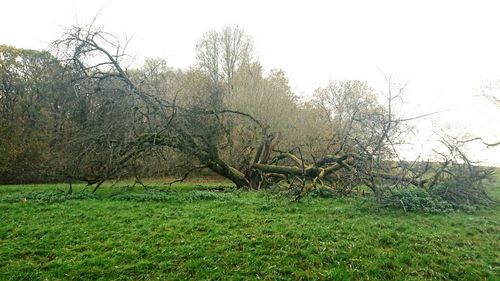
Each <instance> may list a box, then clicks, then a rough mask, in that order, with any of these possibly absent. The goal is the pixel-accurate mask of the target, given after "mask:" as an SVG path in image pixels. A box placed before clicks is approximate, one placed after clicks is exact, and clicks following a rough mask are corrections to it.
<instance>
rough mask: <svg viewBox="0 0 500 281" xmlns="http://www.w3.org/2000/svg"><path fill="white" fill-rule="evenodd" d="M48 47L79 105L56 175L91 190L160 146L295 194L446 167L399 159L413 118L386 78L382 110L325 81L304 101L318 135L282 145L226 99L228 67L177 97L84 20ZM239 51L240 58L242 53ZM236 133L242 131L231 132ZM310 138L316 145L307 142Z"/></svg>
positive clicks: (437, 173) (415, 176)
mask: <svg viewBox="0 0 500 281" xmlns="http://www.w3.org/2000/svg"><path fill="white" fill-rule="evenodd" d="M232 39H235V38H232V37H230V38H226V40H232ZM236 39H238V38H236ZM226 43H227V42H226ZM244 47H245V48H248V45H244ZM54 48H55V50H57V51H58V57H59V58H60V59H61V61H62V62H63V63H64V64H65V65H66V68H67V71H70V72H72V73H73V74H74V75H73V76H75V77H77V78H76V79H74V81H73V84H74V90H75V92H76V94H77V95H79V96H81V97H83V98H82V99H83V100H85V101H86V104H87V109H86V110H87V111H86V112H85V114H87V117H86V119H85V120H86V121H85V124H84V125H82V126H81V127H80V129H79V130H78V131H76V132H75V133H74V136H73V139H72V143H71V145H69V146H67V147H66V148H65V149H67V155H71V157H70V158H71V159H73V161H69V162H68V163H65V166H64V167H61V169H60V170H61V172H60V174H61V175H63V176H64V177H65V178H67V179H70V180H84V181H86V182H87V183H88V184H89V185H95V188H94V191H95V190H97V188H98V187H99V186H100V185H101V184H102V183H103V182H104V181H106V180H108V179H111V178H115V177H117V176H119V175H120V173H121V172H122V171H123V170H124V169H127V168H128V167H130V166H132V165H133V162H134V161H135V160H136V159H138V158H140V157H142V156H144V155H155V154H157V155H158V157H159V158H160V159H168V158H169V157H170V155H169V154H168V153H167V154H166V153H165V150H163V149H162V148H168V149H169V151H175V152H176V153H180V154H181V155H184V156H185V157H187V158H189V159H193V164H192V166H191V167H190V168H189V169H188V173H189V172H192V171H194V170H196V169H199V168H209V169H210V170H212V171H213V172H215V173H216V174H218V175H220V176H222V177H224V178H227V179H229V180H231V181H232V182H233V183H234V184H235V185H236V187H238V188H243V187H248V188H252V189H260V188H267V187H270V186H273V185H276V184H278V183H280V182H286V183H287V184H288V185H289V186H290V187H297V186H298V188H297V192H296V193H295V194H294V196H295V200H300V199H301V198H302V197H303V196H304V195H306V194H307V193H308V192H309V191H310V190H312V189H314V188H316V187H317V186H318V185H321V186H327V187H331V188H334V186H335V185H336V184H338V183H342V184H343V185H349V186H357V185H365V186H368V187H369V188H370V189H371V190H372V192H373V193H374V194H375V195H377V196H380V195H382V194H384V193H385V192H386V191H387V190H390V189H392V188H396V187H401V186H408V185H413V186H417V187H422V188H430V187H432V186H434V185H436V184H437V183H438V182H440V181H442V179H443V174H444V173H446V172H447V170H446V168H447V167H448V165H449V164H450V163H451V161H448V160H447V161H444V162H442V164H440V165H439V167H435V165H434V166H433V165H429V163H427V164H426V165H422V163H420V162H418V161H415V162H412V163H409V162H407V161H403V160H402V159H400V158H399V155H398V151H397V146H398V145H400V144H401V143H403V142H404V138H405V137H407V135H408V131H409V130H411V129H410V128H408V127H407V126H406V125H405V124H406V122H408V121H409V120H413V119H415V118H418V117H414V118H402V117H396V114H395V112H394V108H393V107H394V104H395V101H397V100H399V99H401V96H402V94H403V91H404V85H403V86H401V87H394V85H393V84H392V82H391V80H390V78H389V77H388V79H387V82H388V84H389V91H388V93H386V95H385V102H386V104H385V106H384V105H382V104H381V103H379V102H378V101H377V98H376V96H375V95H374V94H373V91H372V90H371V89H370V88H369V87H368V86H367V84H366V83H364V82H359V81H346V82H332V83H331V84H330V85H329V86H328V87H327V88H325V89H320V90H318V92H317V93H316V100H315V103H314V104H313V105H312V106H311V107H313V108H314V109H315V110H317V112H321V114H322V115H321V116H322V117H321V118H322V119H321V120H320V122H319V124H320V125H319V126H321V128H317V130H316V131H317V132H319V133H317V134H313V136H315V139H314V140H313V141H310V142H304V143H303V144H301V145H299V146H296V147H294V148H286V147H285V149H283V147H279V143H280V133H279V132H280V128H272V127H270V126H269V124H266V123H264V122H262V121H261V120H259V119H258V118H257V117H255V116H253V115H252V114H249V113H247V112H244V111H242V110H236V109H234V108H230V107H228V105H227V104H226V103H225V102H224V100H225V98H226V96H227V95H232V93H234V91H235V90H234V87H233V86H234V84H235V83H234V81H233V80H231V79H233V77H234V76H235V75H234V73H236V69H233V68H234V67H236V65H237V64H236V63H232V64H230V66H231V69H225V70H224V71H225V72H227V73H226V75H225V76H223V77H224V79H214V77H219V75H218V74H217V73H208V74H202V75H198V74H196V73H195V74H193V75H198V76H196V77H197V79H198V80H196V81H197V83H199V84H200V85H201V86H200V87H199V88H197V89H198V90H200V89H201V90H200V91H201V92H199V93H196V96H191V98H185V97H183V96H181V95H180V94H179V93H180V92H182V91H183V90H184V89H178V90H176V91H171V90H168V89H167V90H164V89H163V88H162V89H161V90H157V89H152V88H151V85H145V83H143V80H140V79H137V76H134V71H133V70H127V69H125V68H124V67H122V60H123V59H124V58H125V57H126V56H125V53H124V49H123V47H122V45H121V44H120V42H119V40H118V38H116V37H114V36H112V35H110V34H108V33H106V32H104V31H102V30H99V29H95V28H93V27H92V26H88V27H79V26H76V27H73V28H72V29H70V30H68V32H67V33H66V34H65V36H64V37H63V38H62V39H61V40H58V41H57V42H55V43H54ZM237 53H239V52H237ZM242 53H245V56H247V52H246V50H245V52H242ZM204 57H210V56H208V55H205V56H204ZM228 57H231V58H232V59H234V56H231V55H228ZM246 59H247V57H246ZM228 67H229V66H228ZM211 69H212V70H211V71H219V70H217V69H215V70H214V69H213V68H211ZM145 79H147V78H145ZM189 87H191V85H186V88H189ZM394 89H396V90H394ZM190 94H191V95H192V93H190ZM304 108H305V109H302V108H301V107H300V106H297V109H296V110H297V112H293V113H292V112H291V113H290V114H299V115H300V114H301V112H304V113H305V112H307V110H306V106H304ZM315 114H316V113H315ZM236 129H239V132H241V131H243V132H246V134H245V135H238V134H235V133H234V131H235V130H236ZM313 131H314V130H313ZM237 138H239V139H240V143H244V147H242V149H241V151H245V153H244V154H242V155H241V156H240V157H241V159H238V160H239V161H234V159H231V158H227V155H226V154H225V153H224V152H225V151H226V150H227V149H228V147H229V148H230V147H231V146H232V145H234V143H235V141H236V139H237ZM241 139H242V140H241ZM313 142H317V143H319V144H320V145H317V146H315V147H314V148H312V147H310V146H311V143H313ZM306 151H307V154H306V153H305V152H306ZM231 163H242V164H239V165H234V164H231ZM431 172H432V174H429V173H431ZM186 177H187V174H186V175H184V176H183V177H182V178H181V179H185V178H186Z"/></svg>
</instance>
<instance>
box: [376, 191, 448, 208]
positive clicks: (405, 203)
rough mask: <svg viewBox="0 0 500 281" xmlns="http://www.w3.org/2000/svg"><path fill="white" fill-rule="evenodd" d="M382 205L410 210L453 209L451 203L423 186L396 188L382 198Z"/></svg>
mask: <svg viewBox="0 0 500 281" xmlns="http://www.w3.org/2000/svg"><path fill="white" fill-rule="evenodd" d="M382 206H384V207H389V208H395V209H404V210H405V211H408V212H428V213H441V212H448V211H450V210H452V205H451V204H449V203H448V202H446V201H444V200H443V199H441V198H440V197H438V196H433V195H432V194H430V193H429V192H427V191H426V190H425V189H422V188H405V189H400V190H395V191H393V192H391V193H390V194H389V195H387V196H386V197H384V198H383V199H382Z"/></svg>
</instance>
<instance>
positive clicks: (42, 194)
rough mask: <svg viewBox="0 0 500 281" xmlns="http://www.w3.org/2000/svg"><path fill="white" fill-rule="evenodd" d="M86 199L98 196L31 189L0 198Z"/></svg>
mask: <svg viewBox="0 0 500 281" xmlns="http://www.w3.org/2000/svg"><path fill="white" fill-rule="evenodd" d="M87 199H99V197H98V196H97V195H95V194H93V193H90V192H78V193H72V194H68V193H67V192H62V191H49V192H47V191H31V192H27V193H24V192H18V193H13V194H9V195H7V196H5V197H3V198H1V199H0V200H1V201H3V202H9V203H17V202H20V203H28V202H36V203H61V202H64V201H67V200H87Z"/></svg>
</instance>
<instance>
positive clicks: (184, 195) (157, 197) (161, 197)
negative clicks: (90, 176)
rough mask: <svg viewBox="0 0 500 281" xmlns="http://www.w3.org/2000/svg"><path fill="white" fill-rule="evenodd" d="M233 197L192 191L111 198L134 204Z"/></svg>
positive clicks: (134, 194)
mask: <svg viewBox="0 0 500 281" xmlns="http://www.w3.org/2000/svg"><path fill="white" fill-rule="evenodd" d="M232 197H233V195H232V194H230V193H220V192H214V191H201V190H192V191H187V192H181V193H179V194H176V192H173V191H148V192H144V193H129V192H126V193H120V194H115V195H112V196H111V197H109V199H110V200H114V201H132V202H167V201H177V202H194V201H205V200H219V201H225V200H230V199H231V198H232Z"/></svg>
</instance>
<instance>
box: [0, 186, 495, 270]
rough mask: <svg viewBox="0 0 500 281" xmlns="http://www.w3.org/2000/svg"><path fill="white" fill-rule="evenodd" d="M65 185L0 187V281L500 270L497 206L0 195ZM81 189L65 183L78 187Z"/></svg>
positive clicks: (226, 196) (106, 193) (229, 196)
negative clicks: (469, 209) (457, 208)
mask: <svg viewBox="0 0 500 281" xmlns="http://www.w3.org/2000/svg"><path fill="white" fill-rule="evenodd" d="M184 186H185V187H186V189H193V188H198V187H197V186H194V185H191V186H188V185H187V184H184ZM62 187H63V186H57V187H56V186H50V185H32V186H1V187H0V199H1V200H0V209H1V210H2V211H1V212H0V221H1V222H2V223H0V244H1V247H0V279H1V280H46V279H47V280H256V279H263V280H496V279H497V277H498V275H499V274H500V272H499V269H498V248H499V246H500V245H499V242H498V241H500V221H499V218H500V213H499V211H500V210H499V209H498V208H493V209H488V210H482V211H478V212H475V213H463V212H452V213H448V214H434V215H427V214H421V213H405V212H402V211H381V212H365V211H362V210H361V209H360V208H359V207H358V203H360V201H358V200H359V199H358V198H356V197H353V198H349V200H347V199H343V198H338V199H322V198H311V197H307V198H304V199H303V200H302V201H301V203H299V204H294V203H290V202H287V201H286V200H278V199H274V198H272V197H271V198H270V197H269V196H268V194H267V193H264V192H251V191H250V192H242V193H238V195H239V196H236V195H235V194H234V192H230V193H225V192H211V193H210V194H215V195H206V194H209V193H208V192H207V193H203V192H201V191H193V192H191V191H184V192H183V191H182V190H179V191H177V192H156V191H143V189H142V188H135V189H133V190H129V191H128V192H127V194H138V195H139V194H146V195H144V196H149V197H154V196H159V195H158V194H159V193H161V194H164V195H165V196H167V195H168V196H172V200H168V201H164V202H163V201H162V202H154V201H153V200H149V201H148V200H145V201H144V202H139V201H138V200H135V198H137V197H134V199H131V200H115V199H116V197H115V196H118V195H113V194H112V193H113V192H117V191H120V192H122V191H123V190H121V189H119V188H108V187H106V186H105V187H103V188H102V189H99V190H98V191H97V194H96V195H95V196H97V197H99V198H100V199H101V200H87V199H83V200H66V201H61V202H53V203H52V204H46V203H44V202H38V201H35V200H28V201H27V202H24V203H23V202H21V201H17V200H15V202H14V203H7V202H6V200H5V198H6V197H11V198H13V195H14V194H18V193H23V194H25V195H26V194H27V193H29V192H31V191H33V192H34V191H37V192H38V194H42V193H47V194H52V195H54V196H55V194H54V193H57V194H60V193H62V192H56V189H59V188H62ZM82 188H83V185H75V186H74V190H75V196H77V194H78V193H81V189H82ZM200 192H201V193H200ZM33 194H37V193H33ZM200 194H202V195H200ZM37 196H38V197H40V196H41V195H37ZM61 196H62V195H61ZM219 196H220V198H219ZM33 197H36V196H35V195H33ZM18 198H19V199H21V198H20V197H18ZM112 198H114V199H112ZM130 198H132V197H130ZM175 198H177V199H175ZM187 198H192V199H193V201H189V200H187ZM203 198H205V199H203ZM207 198H210V199H207ZM217 198H218V199H217Z"/></svg>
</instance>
